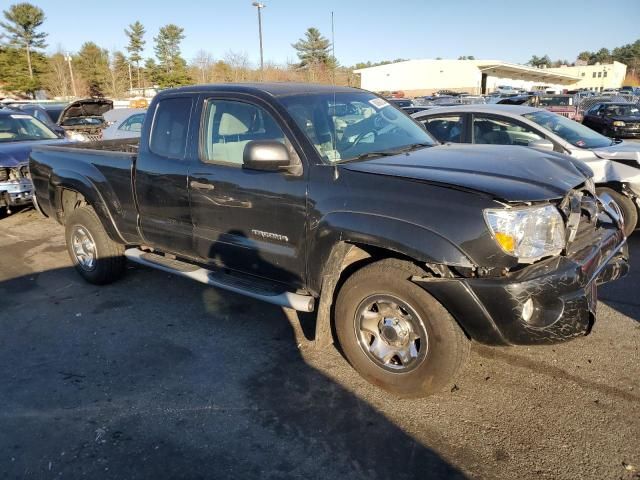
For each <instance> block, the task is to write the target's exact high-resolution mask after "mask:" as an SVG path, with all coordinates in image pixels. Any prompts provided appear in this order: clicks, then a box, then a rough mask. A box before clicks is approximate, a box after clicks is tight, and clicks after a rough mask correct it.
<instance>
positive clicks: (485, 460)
mask: <svg viewBox="0 0 640 480" xmlns="http://www.w3.org/2000/svg"><path fill="white" fill-rule="evenodd" d="M630 247H631V255H632V262H631V263H632V272H631V274H630V275H629V276H628V277H627V278H625V279H624V280H621V281H619V282H616V283H614V284H610V285H607V286H604V287H601V288H600V291H599V297H600V298H599V300H600V301H599V305H598V320H597V322H596V324H595V327H594V330H593V332H592V333H591V335H589V336H587V337H584V338H579V339H577V340H574V341H572V342H569V343H566V344H562V345H555V346H545V347H511V348H487V347H481V346H477V345H475V346H474V347H473V349H472V354H471V357H470V361H469V363H468V365H467V366H466V367H465V369H464V370H463V371H462V372H461V373H460V375H459V376H458V378H456V379H455V381H454V383H452V385H450V387H449V388H447V389H446V390H445V391H443V392H442V393H440V394H437V395H435V396H432V397H429V398H425V399H419V400H400V399H397V398H394V397H393V396H390V395H389V394H387V393H385V392H383V391H380V390H378V389H376V388H375V387H373V386H371V385H369V384H367V383H366V382H365V381H363V380H362V379H361V378H360V377H359V376H358V374H357V373H355V372H354V371H353V370H352V369H351V368H350V366H349V365H348V364H347V362H346V361H345V360H344V359H343V358H342V356H341V355H340V354H339V353H338V351H337V350H336V349H335V348H333V347H330V348H326V349H322V350H317V349H315V348H314V347H313V344H312V342H311V341H310V338H311V336H312V332H313V323H314V317H313V316H312V315H305V316H301V317H299V316H298V315H297V314H296V313H295V312H292V311H289V310H283V309H281V308H278V307H275V306H272V305H267V304H264V303H260V302H257V301H253V300H250V299H247V298H244V297H240V296H238V295H235V294H231V293H227V292H224V291H221V290H216V289H213V288H208V287H206V286H204V285H200V284H197V283H193V282H191V281H189V280H186V279H180V278H176V277H173V276H171V275H168V274H166V273H163V272H159V271H154V270H151V269H146V268H143V267H139V266H134V265H131V266H130V267H129V268H128V271H127V275H126V276H125V278H124V279H122V280H121V281H119V282H117V283H115V284H113V285H109V286H105V287H97V286H92V285H89V284H86V283H84V282H83V281H82V279H81V278H80V277H79V276H78V275H77V274H76V273H75V271H74V270H73V269H72V268H70V261H69V259H68V256H67V253H66V249H65V246H64V239H63V230H62V228H61V227H60V226H59V225H57V224H56V223H55V222H53V221H51V220H46V219H43V218H40V217H39V216H38V215H37V214H36V213H35V212H34V211H33V210H23V211H21V212H18V213H16V214H14V215H11V216H9V217H6V218H0V332H1V335H0V405H1V406H2V407H1V408H0V478H36V479H40V478H43V479H45V478H46V479H50V478H51V479H52V478H81V477H92V478H114V479H147V478H149V479H161V478H172V479H178V478H184V479H198V478H202V479H205V478H207V479H226V478H233V479H253V478H265V479H290V478H301V479H315V478H318V479H351V478H354V479H360V478H361V479H391V478H393V479H397V480H400V479H410V478H411V479H413V478H416V479H441V478H482V479H514V478H518V479H528V478H549V479H572V480H573V479H597V480H602V479H623V480H630V479H639V478H640V445H639V444H640V379H639V378H640V375H639V373H640V367H639V360H640V353H639V347H640V294H639V293H638V292H640V290H639V288H638V287H639V283H640V272H639V271H637V270H636V269H635V268H634V267H635V258H636V256H637V255H640V232H637V233H636V236H635V237H632V238H631V239H630ZM310 332H311V333H310Z"/></svg>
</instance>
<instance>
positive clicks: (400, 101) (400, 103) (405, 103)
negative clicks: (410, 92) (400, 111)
mask: <svg viewBox="0 0 640 480" xmlns="http://www.w3.org/2000/svg"><path fill="white" fill-rule="evenodd" d="M387 102H389V103H390V104H392V105H395V106H396V107H398V108H405V107H413V101H412V100H411V99H409V98H387Z"/></svg>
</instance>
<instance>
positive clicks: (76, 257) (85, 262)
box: [65, 206, 125, 285]
mask: <svg viewBox="0 0 640 480" xmlns="http://www.w3.org/2000/svg"><path fill="white" fill-rule="evenodd" d="M65 234H66V240H67V250H68V251H69V256H70V257H71V261H72V262H73V264H74V266H75V268H76V270H77V271H78V273H80V275H82V277H83V278H84V279H85V280H86V281H87V282H89V283H94V284H96V285H104V284H107V283H111V282H114V281H116V280H118V279H119V278H120V277H121V276H122V274H123V273H124V269H125V257H124V245H121V244H119V243H116V242H114V241H113V240H111V238H109V235H107V232H106V231H105V229H104V227H103V226H102V223H101V222H100V219H99V218H98V215H96V212H95V211H94V210H93V208H91V207H89V206H82V207H79V208H77V209H75V210H73V211H72V212H71V213H70V214H69V217H68V218H67V220H66V222H65Z"/></svg>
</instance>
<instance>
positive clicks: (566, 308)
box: [413, 228, 629, 345]
mask: <svg viewBox="0 0 640 480" xmlns="http://www.w3.org/2000/svg"><path fill="white" fill-rule="evenodd" d="M586 243H587V244H586V245H584V246H582V247H581V248H580V249H579V250H577V251H574V252H572V253H571V254H570V255H569V256H562V257H555V258H550V259H547V260H544V261H541V262H538V263H536V264H533V265H530V266H527V267H525V268H523V269H521V270H519V271H517V272H514V273H510V274H508V275H507V276H505V277H499V278H493V277H485V278H423V277H420V278H414V279H413V280H414V282H415V283H417V284H418V285H420V286H421V287H422V288H424V289H425V290H427V291H428V292H429V293H431V294H432V295H433V296H434V297H436V298H437V299H438V300H439V301H440V302H441V303H442V304H443V305H444V307H445V308H447V310H449V312H450V313H451V314H452V315H453V316H454V318H456V320H457V321H458V322H459V323H460V325H461V326H462V328H463V329H464V330H465V331H466V333H467V334H468V335H469V336H470V337H471V338H473V339H474V340H476V341H478V342H480V343H485V344H489V345H532V344H548V343H559V342H563V341H566V340H569V339H571V338H574V337H577V336H580V335H585V334H587V333H589V332H590V331H591V327H592V326H593V323H594V321H595V311H596V310H595V307H596V303H597V286H598V285H600V284H602V283H606V282H610V281H613V280H616V279H618V278H621V277H623V276H625V275H626V274H627V272H628V271H629V262H628V257H629V256H628V249H627V245H626V239H625V237H624V234H623V233H622V232H621V231H620V230H619V229H616V228H610V229H600V230H599V231H598V234H597V237H596V238H593V239H590V241H589V242H586ZM529 300H531V302H533V314H532V316H531V318H529V319H528V321H525V319H524V318H523V308H524V305H525V303H526V302H527V301H529Z"/></svg>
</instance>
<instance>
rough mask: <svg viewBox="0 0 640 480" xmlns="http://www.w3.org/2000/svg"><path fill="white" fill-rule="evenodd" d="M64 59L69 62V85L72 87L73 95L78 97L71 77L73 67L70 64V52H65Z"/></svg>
mask: <svg viewBox="0 0 640 480" xmlns="http://www.w3.org/2000/svg"><path fill="white" fill-rule="evenodd" d="M64 59H65V60H66V61H67V62H68V63H69V75H71V86H72V87H73V96H74V97H76V98H77V97H78V92H77V91H76V82H75V80H74V79H73V67H72V66H71V54H70V53H68V52H67V54H66V56H65V57H64Z"/></svg>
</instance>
